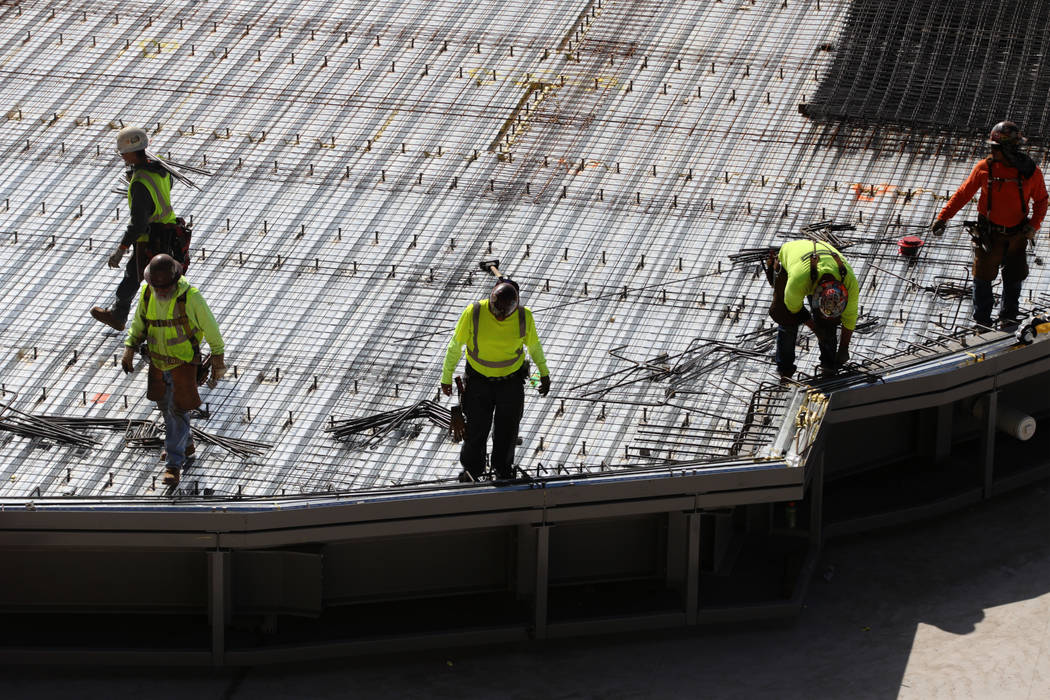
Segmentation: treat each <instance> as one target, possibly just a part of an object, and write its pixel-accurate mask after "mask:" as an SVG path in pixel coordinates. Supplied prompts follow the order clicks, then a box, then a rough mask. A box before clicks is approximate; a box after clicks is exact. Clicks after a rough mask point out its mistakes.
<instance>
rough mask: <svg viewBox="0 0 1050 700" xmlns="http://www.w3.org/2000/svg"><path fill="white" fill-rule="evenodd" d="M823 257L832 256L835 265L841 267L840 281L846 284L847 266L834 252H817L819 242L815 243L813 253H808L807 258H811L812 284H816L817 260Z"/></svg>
mask: <svg viewBox="0 0 1050 700" xmlns="http://www.w3.org/2000/svg"><path fill="white" fill-rule="evenodd" d="M821 255H830V256H831V259H832V260H834V261H835V264H836V265H838V266H839V281H840V282H842V283H845V282H846V265H845V264H843V262H842V258H840V257H839V256H838V254H836V253H835V252H834V251H832V250H827V249H822V250H817V242H816V241H813V252H812V253H806V257H808V258H809V279H810V281H811V282H816V281H817V277H818V276H819V275H818V273H817V260H818V259H819V258H820V256H821Z"/></svg>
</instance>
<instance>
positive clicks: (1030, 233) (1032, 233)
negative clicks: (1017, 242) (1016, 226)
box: [1024, 224, 1039, 241]
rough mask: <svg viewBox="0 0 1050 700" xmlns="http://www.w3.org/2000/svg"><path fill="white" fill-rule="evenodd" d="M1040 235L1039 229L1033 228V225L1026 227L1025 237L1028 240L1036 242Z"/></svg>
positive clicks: (1026, 225)
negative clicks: (1037, 236)
mask: <svg viewBox="0 0 1050 700" xmlns="http://www.w3.org/2000/svg"><path fill="white" fill-rule="evenodd" d="M1038 233H1039V229H1037V228H1036V227H1035V226H1032V225H1031V224H1025V225H1024V237H1025V238H1027V239H1028V240H1030V241H1034V240H1035V237H1036V235H1037V234H1038Z"/></svg>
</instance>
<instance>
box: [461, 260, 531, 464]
mask: <svg viewBox="0 0 1050 700" xmlns="http://www.w3.org/2000/svg"><path fill="white" fill-rule="evenodd" d="M464 346H465V347H466V349H467V367H466V372H465V374H466V388H465V390H464V394H463V397H462V403H463V413H464V415H465V417H466V421H467V430H466V436H465V437H464V440H463V447H462V448H461V450H460V455H459V461H460V464H462V465H463V469H464V471H463V472H462V473H461V474H460V475H459V480H460V481H466V482H469V481H477V480H478V479H479V478H480V477H481V475H482V473H483V472H484V471H485V446H486V442H487V440H488V436H489V429H490V428H491V429H492V460H491V466H492V471H493V473H494V474H495V477H496V478H497V479H513V478H514V447H515V445H516V444H517V439H518V425H519V423H520V422H521V416H522V412H523V411H524V408H525V381H526V380H527V379H528V378H529V371H530V370H529V363H528V361H527V360H526V359H525V353H524V349H527V350H528V354H529V357H531V358H532V361H533V362H535V363H536V367H537V369H538V370H539V375H540V385H539V388H538V391H539V393H540V395H541V396H546V395H547V392H549V391H550V386H551V379H550V372H549V371H548V370H547V360H546V359H545V358H544V356H543V347H542V346H541V345H540V339H539V336H538V335H537V334H536V324H535V322H534V321H533V318H532V311H530V310H529V309H528V308H526V307H524V306H522V305H521V304H520V300H519V298H518V285H517V284H516V283H514V282H512V281H510V280H508V279H505V278H504V279H501V280H500V282H498V283H497V284H496V286H495V287H493V289H492V293H491V294H490V295H489V298H488V299H483V300H481V301H476V302H474V303H473V304H471V305H470V306H468V307H467V308H466V309H464V311H463V313H462V314H461V315H460V317H459V322H458V323H457V324H456V330H455V333H453V335H452V340H451V341H450V342H449V344H448V349H447V350H446V352H445V364H444V367H443V368H442V372H441V391H442V392H444V394H445V396H451V395H452V374H453V372H454V371H455V369H456V365H457V364H459V359H460V357H462V356H463V348H464Z"/></svg>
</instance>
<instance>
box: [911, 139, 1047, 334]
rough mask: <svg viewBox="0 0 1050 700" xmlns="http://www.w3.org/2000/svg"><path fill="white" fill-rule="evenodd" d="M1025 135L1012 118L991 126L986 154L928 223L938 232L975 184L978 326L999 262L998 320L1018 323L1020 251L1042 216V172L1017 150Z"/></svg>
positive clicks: (988, 316) (988, 318)
mask: <svg viewBox="0 0 1050 700" xmlns="http://www.w3.org/2000/svg"><path fill="white" fill-rule="evenodd" d="M1025 141H1026V139H1025V138H1024V137H1023V136H1022V135H1021V130H1020V129H1019V128H1018V126H1017V124H1014V123H1013V122H1010V121H1003V122H999V123H998V124H996V125H995V126H993V127H992V130H991V132H990V133H989V134H988V140H987V141H986V143H987V144H988V146H989V148H990V149H991V155H990V156H988V157H987V158H985V159H984V160H982V161H981V162H979V163H977V165H975V166H974V167H973V170H971V171H970V176H969V177H968V178H966V181H965V182H964V183H963V184H962V186H961V187H959V189H957V190H956V191H955V194H953V195H952V197H951V199H949V200H948V203H947V204H946V205H945V206H944V209H942V210H941V212H940V213H939V214H938V215H937V218H936V219H935V220H934V222H933V224H932V225H931V227H930V229H931V231H932V232H933V234H934V235H935V236H940V235H941V234H942V233H944V228H945V225H946V224H947V222H948V220H949V219H951V218H952V217H953V216H955V215H956V214H957V213H958V212H959V210H960V209H962V208H963V206H965V205H966V203H967V202H969V201H970V200H971V199H973V196H974V195H975V194H977V191H978V190H980V192H981V196H980V198H979V199H978V200H977V230H976V232H975V237H974V246H973V320H974V321H976V322H977V323H978V324H980V325H982V326H990V325H991V324H992V307H993V306H994V299H993V297H992V282H994V281H995V277H996V275H998V274H999V268H1000V267H1001V268H1002V270H1003V293H1002V305H1001V306H1000V309H999V322H1000V324H1002V325H1004V326H1013V325H1015V324H1016V323H1017V314H1018V312H1019V303H1020V299H1021V285H1022V283H1023V282H1024V280H1025V278H1026V277H1028V261H1027V260H1026V259H1025V251H1026V248H1027V247H1028V241H1035V237H1036V232H1037V231H1038V230H1039V226H1040V225H1041V224H1042V223H1043V217H1045V216H1046V205H1047V194H1046V184H1045V183H1044V182H1043V173H1042V171H1041V170H1039V168H1038V167H1037V166H1036V164H1035V161H1033V160H1032V159H1031V158H1030V157H1028V155H1027V154H1026V153H1024V152H1023V151H1021V148H1020V146H1021V144H1023V143H1025ZM1029 201H1031V202H1032V207H1031V210H1029V208H1028V202H1029Z"/></svg>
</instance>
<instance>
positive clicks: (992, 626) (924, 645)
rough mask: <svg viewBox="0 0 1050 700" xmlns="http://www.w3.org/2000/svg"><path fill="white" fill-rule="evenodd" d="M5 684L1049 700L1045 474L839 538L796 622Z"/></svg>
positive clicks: (129, 690)
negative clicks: (949, 510)
mask: <svg viewBox="0 0 1050 700" xmlns="http://www.w3.org/2000/svg"><path fill="white" fill-rule="evenodd" d="M826 578H829V579H830V580H825V579H826ZM0 696H3V697H5V698H23V697H26V698H29V697H31V698H36V699H39V700H44V699H46V698H63V699H68V698H78V699H81V698H118V697H134V698H150V699H153V698H187V697H189V698H194V700H206V699H210V698H238V699H248V698H251V699H252V700H257V699H262V698H456V699H461V698H513V699H515V700H517V699H522V700H525V699H531V698H558V699H565V700H570V699H572V700H575V699H577V698H581V699H582V698H601V699H603V700H613V699H628V698H630V699H634V698H893V697H901V698H923V699H925V698H1010V699H1013V698H1017V699H1024V700H1036V699H1044V698H1050V484H1048V483H1047V482H1042V483H1039V484H1036V485H1035V486H1031V487H1028V488H1026V489H1024V490H1023V491H1020V492H1017V493H1014V494H1010V495H1007V496H1003V497H1000V498H998V499H995V500H994V501H992V502H989V503H984V504H981V505H979V506H977V507H974V508H972V509H969V510H966V511H963V512H959V513H955V514H952V515H950V516H947V517H945V518H942V519H938V520H935V521H931V522H926V523H922V524H919V525H916V526H912V527H908V528H901V529H898V530H893V531H884V532H880V533H876V534H872V535H867V536H864V537H858V538H852V539H848V540H840V541H833V542H831V543H829V544H828V546H827V547H826V548H825V551H824V555H823V557H822V563H821V569H820V574H818V577H817V578H816V579H815V580H814V582H813V584H812V586H811V588H810V593H809V597H808V602H807V606H806V609H805V610H804V611H803V614H802V615H801V617H800V618H799V619H798V620H797V621H795V622H793V623H790V624H781V625H776V626H769V625H764V626H749V627H744V628H741V627H726V628H720V629H700V630H690V631H681V630H679V631H673V632H666V633H660V634H647V635H624V636H617V637H601V638H591V639H585V640H569V641H558V642H555V643H547V644H545V645H543V646H539V645H534V646H521V647H503V648H492V649H469V650H461V649H456V650H449V651H446V652H425V653H416V654H403V655H398V656H384V657H377V658H369V659H351V660H340V661H324V662H318V663H315V664H307V665H289V666H269V667H264V668H251V669H222V670H209V669H205V670H197V669H178V670H176V669H112V668H77V669H71V668H62V669H53V668H19V669H12V668H7V669H0Z"/></svg>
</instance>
